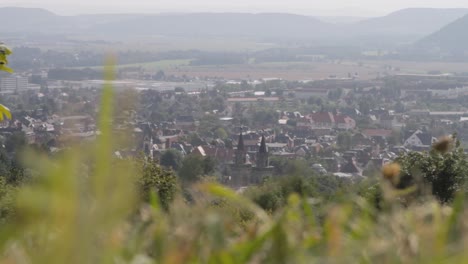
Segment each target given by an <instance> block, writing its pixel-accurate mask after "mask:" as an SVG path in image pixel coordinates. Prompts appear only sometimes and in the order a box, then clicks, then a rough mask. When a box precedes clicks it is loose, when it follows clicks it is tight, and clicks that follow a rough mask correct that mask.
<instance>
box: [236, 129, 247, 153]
mask: <svg viewBox="0 0 468 264" xmlns="http://www.w3.org/2000/svg"><path fill="white" fill-rule="evenodd" d="M237 150H241V151H244V150H245V146H244V136H243V135H242V127H241V128H240V133H239V141H238V142H237Z"/></svg>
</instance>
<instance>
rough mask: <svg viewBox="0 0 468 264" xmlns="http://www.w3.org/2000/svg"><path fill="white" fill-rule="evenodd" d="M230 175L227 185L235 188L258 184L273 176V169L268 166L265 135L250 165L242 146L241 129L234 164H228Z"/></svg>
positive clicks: (248, 157)
mask: <svg viewBox="0 0 468 264" xmlns="http://www.w3.org/2000/svg"><path fill="white" fill-rule="evenodd" d="M230 174H231V175H230V176H231V177H230V180H229V182H228V184H229V185H230V186H232V187H235V188H239V187H243V186H249V185H256V184H260V183H262V182H263V181H264V180H265V179H266V178H268V177H271V176H273V167H272V166H270V164H269V157H268V147H267V145H266V140H265V135H262V137H261V141H260V147H259V149H258V151H257V152H256V153H255V157H254V162H253V163H252V161H251V158H250V156H249V155H248V153H247V150H246V147H245V145H244V137H243V133H242V129H241V131H240V134H239V140H238V142H237V148H236V150H235V156H234V162H233V163H231V164H230Z"/></svg>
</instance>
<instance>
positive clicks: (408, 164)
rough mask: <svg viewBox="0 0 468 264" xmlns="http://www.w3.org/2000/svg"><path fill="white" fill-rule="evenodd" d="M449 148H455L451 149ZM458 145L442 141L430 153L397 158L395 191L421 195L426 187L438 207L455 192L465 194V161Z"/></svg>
mask: <svg viewBox="0 0 468 264" xmlns="http://www.w3.org/2000/svg"><path fill="white" fill-rule="evenodd" d="M451 145H455V147H454V148H453V149H452V148H451ZM466 158H467V157H466V155H465V153H464V151H463V148H461V146H460V141H458V140H456V139H455V138H454V139H452V138H444V139H441V140H439V142H437V143H436V144H435V145H434V147H433V149H432V150H431V151H430V152H425V153H418V152H410V153H408V154H406V155H403V156H400V157H399V158H398V159H397V160H396V162H397V163H398V164H399V165H400V166H401V175H400V176H399V181H398V184H396V187H397V188H399V189H405V188H408V187H410V186H417V187H419V190H420V191H424V188H425V187H426V185H429V186H430V187H431V188H430V191H431V193H432V194H433V195H434V196H435V197H436V198H437V199H438V200H439V201H440V202H442V203H449V202H451V201H452V200H453V198H454V197H455V194H456V193H457V192H458V191H463V190H465V189H466V188H465V183H466V176H467V175H468V161H467V159H466Z"/></svg>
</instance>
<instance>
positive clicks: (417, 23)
mask: <svg viewBox="0 0 468 264" xmlns="http://www.w3.org/2000/svg"><path fill="white" fill-rule="evenodd" d="M466 14H468V9H463V8H450V9H436V8H408V9H403V10H399V11H396V12H394V13H391V14H389V15H387V16H383V17H377V18H371V19H367V20H364V21H360V22H358V23H355V24H353V30H352V33H353V34H354V35H375V36H376V35H399V36H405V35H406V36H414V37H417V38H420V37H422V36H426V35H428V34H431V33H433V32H435V31H437V30H439V29H440V28H442V27H444V26H445V25H447V24H449V23H451V22H453V21H455V20H457V19H458V18H460V17H462V16H464V15H466ZM415 40H416V39H415Z"/></svg>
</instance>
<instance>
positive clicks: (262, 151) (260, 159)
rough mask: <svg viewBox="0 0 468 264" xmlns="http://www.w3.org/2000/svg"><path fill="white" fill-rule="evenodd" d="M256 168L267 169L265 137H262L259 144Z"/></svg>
mask: <svg viewBox="0 0 468 264" xmlns="http://www.w3.org/2000/svg"><path fill="white" fill-rule="evenodd" d="M256 165H257V168H261V169H263V168H267V167H268V166H269V162H268V148H267V145H266V142H265V135H262V141H261V142H260V148H259V150H258V152H257V164H256Z"/></svg>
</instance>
